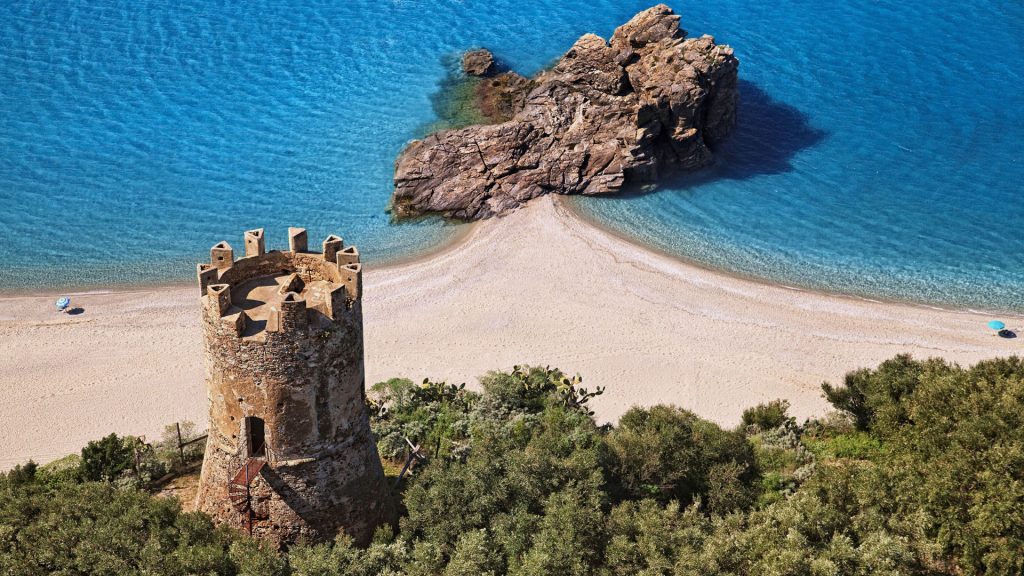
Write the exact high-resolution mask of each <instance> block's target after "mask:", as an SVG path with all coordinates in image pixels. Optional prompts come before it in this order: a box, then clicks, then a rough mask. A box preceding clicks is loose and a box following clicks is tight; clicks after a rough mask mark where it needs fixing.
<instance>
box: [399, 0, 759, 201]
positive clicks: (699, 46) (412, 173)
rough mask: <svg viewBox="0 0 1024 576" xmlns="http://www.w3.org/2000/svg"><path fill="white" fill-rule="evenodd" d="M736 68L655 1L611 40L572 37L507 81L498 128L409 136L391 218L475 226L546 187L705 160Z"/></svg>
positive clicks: (724, 124) (608, 187) (598, 182)
mask: <svg viewBox="0 0 1024 576" xmlns="http://www.w3.org/2000/svg"><path fill="white" fill-rule="evenodd" d="M738 66H739V63H738V61H737V60H736V58H735V57H734V56H733V51H732V49H731V48H729V47H728V46H724V45H723V46H719V45H716V44H715V41H714V38H712V37H710V36H703V37H701V38H695V39H686V32H685V31H684V30H682V29H680V28H679V16H677V15H675V14H674V13H673V12H672V10H671V9H670V8H668V7H667V6H664V5H658V6H655V7H653V8H650V9H648V10H645V11H643V12H641V13H639V14H637V15H636V16H634V17H633V19H632V20H630V21H629V22H627V23H626V24H624V25H622V26H620V27H619V28H618V29H616V30H615V33H614V34H613V35H612V38H611V42H606V41H605V40H604V39H602V38H600V37H598V36H595V35H593V34H587V35H585V36H583V37H582V38H580V39H579V40H577V41H576V43H575V44H574V45H573V46H572V48H570V49H569V51H568V52H566V53H565V55H563V56H562V58H561V59H560V60H559V61H558V63H557V64H555V66H554V67H553V68H552V69H550V70H548V71H545V72H543V73H541V74H540V75H538V76H537V77H536V78H534V79H533V80H532V81H528V82H521V83H518V85H520V86H523V87H524V88H526V89H529V93H528V94H526V95H525V97H523V98H519V99H516V98H510V97H508V95H505V96H504V100H505V101H510V102H515V106H517V107H519V106H521V108H519V109H518V110H517V111H515V112H514V115H513V116H512V118H511V119H510V120H508V121H505V122H502V123H500V124H491V125H477V126H469V127H466V128H462V129H458V130H445V131H441V132H436V133H434V134H431V135H430V136H427V137H426V138H424V139H423V140H416V141H413V142H412V143H410V144H409V145H408V147H406V149H405V150H404V151H403V152H402V154H401V155H400V156H399V158H398V160H397V161H396V163H395V192H394V201H393V210H394V213H395V214H396V216H399V217H406V216H416V215H420V214H425V213H441V214H444V215H447V216H450V217H455V218H464V219H477V218H486V217H488V216H492V215H495V214H500V213H502V212H505V211H508V210H511V209H514V208H516V207H517V206H520V205H521V204H523V203H524V202H526V201H527V200H530V199H531V198H535V197H537V196H540V195H542V194H547V193H549V192H556V193H560V194H608V193H613V192H616V191H618V190H620V189H621V188H622V187H623V186H624V185H626V184H629V183H650V182H654V181H656V180H657V179H658V178H660V177H663V176H665V175H666V174H669V173H671V172H674V171H676V170H680V169H681V170H693V169H696V168H700V167H702V166H705V165H707V164H708V163H709V162H711V160H712V153H711V147H713V146H714V145H715V144H716V143H718V142H720V141H721V140H722V139H724V138H725V137H727V136H728V135H729V132H730V131H731V130H732V128H733V126H734V125H735V123H736V103H737V99H738V94H737V89H736V71H737V67H738Z"/></svg>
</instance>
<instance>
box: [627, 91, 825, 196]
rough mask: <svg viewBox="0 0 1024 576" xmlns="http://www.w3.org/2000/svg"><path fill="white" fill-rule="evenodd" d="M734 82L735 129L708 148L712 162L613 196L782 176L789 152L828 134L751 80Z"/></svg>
mask: <svg viewBox="0 0 1024 576" xmlns="http://www.w3.org/2000/svg"><path fill="white" fill-rule="evenodd" d="M738 85H739V91H740V103H739V109H738V111H737V117H738V119H737V122H736V128H735V129H734V130H733V133H732V135H730V136H729V138H728V139H727V140H726V141H725V142H723V143H722V144H721V145H719V146H718V147H717V148H715V149H714V154H715V163H714V164H712V165H710V166H708V167H706V168H703V169H700V170H697V171H695V172H685V173H681V174H676V175H673V176H670V177H668V178H664V179H662V180H660V181H659V182H658V183H657V184H654V185H650V184H648V185H645V186H636V187H630V188H629V189H628V190H623V191H622V193H620V194H618V195H616V197H618V198H624V197H631V196H642V195H644V194H647V193H650V192H655V191H657V190H658V189H660V188H675V189H686V188H691V187H693V186H698V185H700V184H704V183H707V182H712V181H715V180H721V179H731V180H744V179H747V178H752V177H755V176H763V175H771V174H784V173H786V172H790V171H792V170H793V165H792V159H793V157H794V156H796V155H797V154H798V153H799V152H800V151H801V150H805V149H807V148H811V147H812V146H815V145H817V144H819V143H821V142H822V141H823V140H824V139H825V137H826V136H828V132H826V131H825V130H821V129H819V128H815V127H814V126H812V125H811V124H810V121H809V118H808V116H807V115H806V114H804V113H803V112H801V111H800V110H799V109H797V108H796V107H794V106H791V105H789V104H786V103H785V102H780V101H778V100H775V99H774V98H772V97H771V96H770V95H769V94H768V93H767V92H766V91H764V90H763V89H762V88H761V87H759V86H758V85H757V84H755V83H753V82H751V81H749V80H742V79H741V80H739V82H738Z"/></svg>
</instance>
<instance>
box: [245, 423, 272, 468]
mask: <svg viewBox="0 0 1024 576" xmlns="http://www.w3.org/2000/svg"><path fill="white" fill-rule="evenodd" d="M245 440H246V447H247V448H246V449H247V450H248V452H249V458H264V457H266V455H267V441H266V429H265V427H264V425H263V418H257V417H255V416H247V417H246V418H245Z"/></svg>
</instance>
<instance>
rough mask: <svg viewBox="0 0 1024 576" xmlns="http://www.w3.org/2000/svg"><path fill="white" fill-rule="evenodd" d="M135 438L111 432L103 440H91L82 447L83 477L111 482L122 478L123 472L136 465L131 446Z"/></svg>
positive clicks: (95, 480) (81, 473) (81, 472)
mask: <svg viewBox="0 0 1024 576" xmlns="http://www.w3.org/2000/svg"><path fill="white" fill-rule="evenodd" d="M133 440H134V439H129V438H128V437H125V438H121V437H119V436H118V435H117V434H110V435H109V436H106V437H105V438H103V439H101V440H95V441H92V442H89V443H88V444H87V445H86V446H85V448H82V461H81V463H80V464H79V475H80V476H81V478H82V479H83V480H85V481H93V482H98V481H104V482H111V481H114V480H117V479H118V478H120V477H121V475H122V473H124V472H125V471H128V470H130V469H132V468H133V466H134V465H135V455H134V452H133V451H132V446H131V442H132V441H133Z"/></svg>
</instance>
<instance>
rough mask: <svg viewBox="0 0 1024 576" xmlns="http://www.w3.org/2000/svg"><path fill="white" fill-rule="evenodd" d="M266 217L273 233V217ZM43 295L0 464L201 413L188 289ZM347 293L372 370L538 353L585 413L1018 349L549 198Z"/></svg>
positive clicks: (4, 389) (14, 317) (193, 290)
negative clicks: (623, 230) (734, 262)
mask: <svg viewBox="0 0 1024 576" xmlns="http://www.w3.org/2000/svg"><path fill="white" fill-rule="evenodd" d="M340 232H342V233H343V232H344V230H340ZM267 233H268V235H269V236H270V241H271V243H274V245H275V246H276V245H277V244H278V243H280V241H283V238H284V236H283V235H284V231H283V230H280V231H278V230H268V231H267ZM211 240H212V241H216V240H220V239H219V238H215V239H211ZM228 240H230V241H234V240H236V239H235V238H229V239H228ZM212 243H213V242H211V244H212ZM53 296H54V295H53V294H50V293H47V294H43V295H39V296H7V297H0V302H2V308H0V398H2V400H0V423H2V425H3V429H4V433H3V434H2V435H0V469H6V468H9V467H11V466H13V465H14V464H17V463H20V462H24V461H26V460H28V459H29V458H32V459H35V460H36V461H38V462H46V461H49V460H52V459H55V458H59V457H61V456H63V455H65V454H67V453H70V452H76V451H78V449H79V448H80V447H81V446H83V445H84V444H85V443H86V442H87V441H88V440H92V439H96V438H99V437H101V436H103V435H105V434H108V433H110V432H117V433H119V434H144V435H146V436H147V438H149V439H156V438H158V437H159V434H160V432H161V430H162V429H163V426H164V425H166V424H169V423H173V422H175V421H180V420H192V421H195V422H197V423H199V424H200V427H205V420H206V396H205V390H204V385H203V366H202V361H201V357H200V346H201V342H200V331H199V289H198V287H195V286H191V285H190V286H177V287H173V286H172V287H163V288H152V289H144V290H141V289H140V290H135V291H113V292H92V293H85V294H79V295H75V296H74V304H75V305H76V306H80V307H82V308H83V310H84V311H83V313H81V314H77V315H60V314H57V313H55V312H54V311H53V304H52V302H53ZM363 305H364V318H365V337H366V371H367V382H368V383H370V384H372V383H373V382H377V381H379V380H382V379H386V378H389V377H393V376H407V377H410V378H413V379H422V378H424V377H428V376H429V377H431V378H435V379H447V380H448V381H449V382H467V383H468V384H469V385H470V386H474V385H476V377H477V376H478V375H480V374H482V373H484V372H486V371H487V370H490V369H508V368H511V366H512V365H514V364H524V363H532V364H544V365H551V366H557V367H559V368H561V369H563V370H564V371H566V372H579V373H581V374H583V376H584V383H585V385H587V386H588V387H593V386H604V387H605V388H606V392H605V394H604V395H603V396H601V397H599V398H598V399H596V401H595V402H594V407H595V410H596V414H597V417H598V418H599V419H600V420H615V419H616V418H618V416H619V415H621V414H622V413H623V412H624V411H625V410H627V409H628V408H629V407H630V406H633V405H637V404H642V405H649V404H655V403H675V404H678V405H681V406H683V407H686V408H689V409H691V410H693V411H695V412H696V413H697V414H699V415H701V416H704V417H706V418H710V419H712V420H715V421H717V422H719V423H721V424H724V425H734V424H736V423H737V422H738V421H739V417H740V414H741V413H742V411H743V409H744V408H746V407H748V406H751V405H754V404H756V403H758V402H762V401H766V400H771V399H773V398H785V399H787V400H789V401H790V402H791V403H792V409H791V412H792V414H793V415H795V416H797V417H798V418H801V419H802V418H804V417H808V416H812V415H818V414H822V413H824V412H826V411H827V409H828V405H827V404H826V403H825V401H824V399H823V398H822V397H821V393H820V384H821V382H823V381H826V380H827V381H832V382H837V381H839V380H840V379H841V378H842V376H843V374H845V373H846V372H848V371H850V370H853V369H855V368H859V367H862V366H874V365H876V364H877V363H878V362H880V361H882V360H884V359H886V358H888V357H891V356H893V355H894V354H897V353H900V352H909V353H911V354H913V355H914V356H916V357H921V358H923V357H931V356H941V357H943V358H947V359H949V360H952V361H956V362H959V363H963V364H966V363H972V362H975V361H977V360H980V359H983V358H988V357H995V356H1007V355H1012V354H1019V353H1020V352H1021V351H1022V350H1024V340H1021V339H1010V340H1007V339H1001V338H997V337H995V336H994V335H993V334H992V333H991V332H990V331H988V330H987V329H986V328H985V321H987V320H989V319H990V318H989V317H988V316H982V315H979V314H975V313H970V312H961V311H950V310H941V309H936V308H930V307H925V306H915V305H908V304H898V303H886V302H873V301H867V300H859V299H854V298H848V297H842V296H833V295H826V294H820V293H815V292H808V291H801V290H795V289H791V288H786V287H781V286H772V285H766V284H761V283H757V282H753V281H749V280H744V279H740V278H735V277H732V276H728V275H725V274H721V273H718V272H714V271H709V270H705V269H702V268H699V267H697V266H693V265H690V264H687V263H683V262H680V261H678V260H676V259H673V258H670V257H668V256H664V255H661V254H658V253H655V252H652V251H649V250H647V249H644V248H642V247H639V246H636V245H634V244H631V243H630V242H627V241H625V240H623V239H620V238H618V237H616V236H613V235H611V234H609V233H606V232H604V231H602V230H600V229H598V228H595V227H593V226H591V225H590V224H588V223H586V222H584V221H582V220H580V219H579V218H578V217H576V216H575V215H574V214H572V213H571V212H570V211H568V210H567V209H566V208H565V207H563V206H561V205H560V204H559V203H558V202H557V201H556V200H554V199H552V198H544V199H540V200H538V201H536V202H535V203H534V204H533V205H531V206H530V207H529V208H527V209H524V210H520V211H518V212H516V213H514V214H511V215H509V216H506V217H504V218H500V219H493V220H489V221H485V222H483V223H480V224H478V225H476V226H475V227H474V228H473V229H472V230H471V231H470V232H469V234H468V235H467V236H466V237H465V238H464V239H462V240H460V241H459V242H458V243H457V244H455V245H453V246H451V247H450V248H449V249H447V250H443V251H441V252H438V253H435V254H432V255H430V256H429V257H425V258H423V259H420V260H417V261H413V262H407V263H404V264H401V265H397V266H391V267H382V268H376V269H375V268H373V267H370V268H369V269H368V270H367V272H366V275H365V278H364V298H363ZM1004 319H1005V320H1007V322H1008V324H1009V326H1010V327H1011V328H1015V329H1017V328H1020V327H1021V326H1022V325H1024V321H1022V320H1021V318H1015V317H1004Z"/></svg>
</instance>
